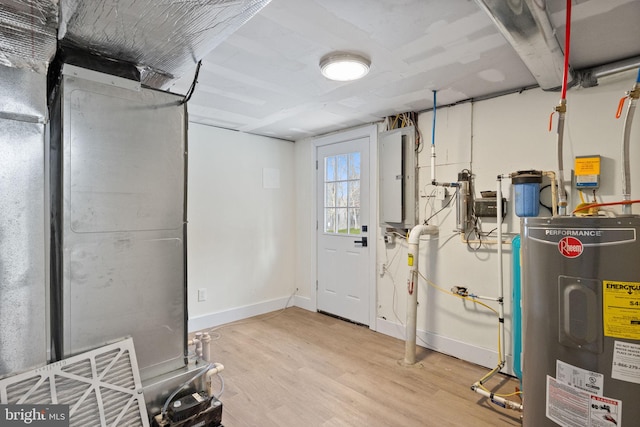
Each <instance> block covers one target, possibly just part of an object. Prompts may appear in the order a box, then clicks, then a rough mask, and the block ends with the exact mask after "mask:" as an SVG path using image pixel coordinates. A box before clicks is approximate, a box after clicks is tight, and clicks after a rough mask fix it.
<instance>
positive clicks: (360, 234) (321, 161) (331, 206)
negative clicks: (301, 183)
mask: <svg viewBox="0 0 640 427" xmlns="http://www.w3.org/2000/svg"><path fill="white" fill-rule="evenodd" d="M317 159H318V176H317V183H318V185H317V206H318V212H317V218H318V227H317V229H318V231H317V233H318V234H317V244H318V248H317V249H318V250H317V254H318V291H317V303H318V310H320V311H324V312H327V313H330V314H334V315H337V316H340V317H343V318H346V319H349V320H352V321H354V322H358V323H362V324H364V325H369V310H370V297H371V296H370V293H371V292H370V286H369V272H370V257H369V250H370V246H369V245H368V243H370V241H368V240H367V239H368V238H369V235H370V234H371V236H373V238H375V233H369V230H371V227H370V226H371V224H370V222H369V221H370V212H369V172H370V171H369V138H368V137H365V138H358V139H353V140H349V141H345V142H339V143H335V144H330V145H324V146H320V147H318V152H317Z"/></svg>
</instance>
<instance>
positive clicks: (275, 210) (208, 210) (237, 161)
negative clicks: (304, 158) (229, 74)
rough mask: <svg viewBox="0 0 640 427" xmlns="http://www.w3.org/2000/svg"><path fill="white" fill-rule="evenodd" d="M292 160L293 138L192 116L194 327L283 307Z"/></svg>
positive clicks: (287, 288)
mask: <svg viewBox="0 0 640 427" xmlns="http://www.w3.org/2000/svg"><path fill="white" fill-rule="evenodd" d="M294 165H295V162H294V144H293V143H291V142H287V141H282V140H278V139H273V138H266V137H260V136H255V135H249V134H245V133H241V132H234V131H228V130H223V129H219V128H215V127H210V126H204V125H199V124H194V123H190V124H189V163H188V203H187V218H188V231H187V236H188V239H187V251H188V262H187V276H188V277H187V282H188V307H189V330H190V331H193V330H197V329H202V328H207V327H211V326H215V325H218V324H221V323H226V322H229V321H233V320H237V319H241V318H245V317H249V316H253V315H256V314H261V313H265V312H269V311H274V310H277V309H280V308H283V307H284V306H285V303H286V302H287V300H288V299H289V297H290V296H291V295H292V293H293V292H294V290H295V286H294V267H293V265H292V262H293V260H294V259H295V253H296V251H295V242H296V227H295V222H296V215H295V212H296V210H295V209H296V206H295V203H294V200H295V184H294ZM198 289H206V291H207V301H205V302H198V299H197V294H198V292H197V291H198ZM291 302H292V301H291Z"/></svg>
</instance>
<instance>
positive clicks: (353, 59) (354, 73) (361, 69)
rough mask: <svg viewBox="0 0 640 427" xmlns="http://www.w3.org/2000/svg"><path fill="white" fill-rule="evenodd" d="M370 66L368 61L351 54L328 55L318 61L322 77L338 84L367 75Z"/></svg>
mask: <svg viewBox="0 0 640 427" xmlns="http://www.w3.org/2000/svg"><path fill="white" fill-rule="evenodd" d="M370 66H371V61H370V60H368V59H367V58H365V57H364V56H361V55H356V54H353V53H330V54H329V55H326V56H324V57H323V58H322V59H321V60H320V70H321V71H322V75H323V76H325V77H326V78H328V79H329V80H336V81H340V82H347V81H350V80H357V79H361V78H362V77H364V76H366V75H367V73H368V72H369V67H370Z"/></svg>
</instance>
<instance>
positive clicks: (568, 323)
mask: <svg viewBox="0 0 640 427" xmlns="http://www.w3.org/2000/svg"><path fill="white" fill-rule="evenodd" d="M522 221H523V223H522V226H523V235H522V238H523V239H522V271H523V289H522V307H523V367H522V369H523V391H524V418H523V422H524V426H525V427H541V426H557V425H560V426H571V427H574V426H575V427H578V426H580V427H596V426H597V427H603V426H612V427H613V426H616V427H631V426H637V425H638V422H639V420H640V405H639V404H638V396H640V266H639V263H640V242H639V241H638V231H639V230H640V219H639V218H636V217H627V218H570V217H559V218H524V219H523V220H522Z"/></svg>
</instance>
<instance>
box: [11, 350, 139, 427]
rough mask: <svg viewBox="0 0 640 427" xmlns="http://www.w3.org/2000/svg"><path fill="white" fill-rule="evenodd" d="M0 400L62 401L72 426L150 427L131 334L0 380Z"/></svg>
mask: <svg viewBox="0 0 640 427" xmlns="http://www.w3.org/2000/svg"><path fill="white" fill-rule="evenodd" d="M0 403H8V404H35V405H46V404H53V405H55V404H66V405H69V422H70V425H71V426H79V427H84V426H101V427H107V426H119V425H126V426H145V427H146V426H149V418H148V416H147V409H146V406H145V402H144V396H143V394H142V383H141V381H140V374H139V372H138V362H137V361H136V354H135V350H134V348H133V340H132V339H131V338H128V339H126V340H124V341H120V342H118V343H115V344H110V345H107V346H105V347H102V348H100V349H97V350H93V351H90V352H87V353H83V354H80V355H77V356H72V357H70V358H68V359H64V360H61V361H60V362H56V363H52V364H50V365H47V366H45V367H42V368H38V369H34V370H32V371H29V372H25V373H22V374H18V375H15V376H13V377H10V378H5V379H3V380H0Z"/></svg>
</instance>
